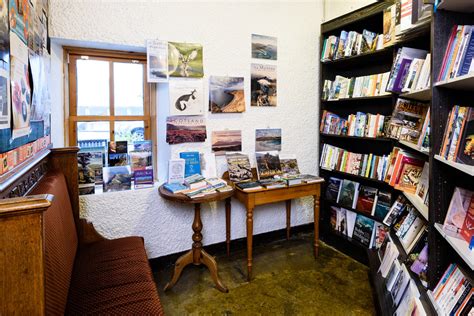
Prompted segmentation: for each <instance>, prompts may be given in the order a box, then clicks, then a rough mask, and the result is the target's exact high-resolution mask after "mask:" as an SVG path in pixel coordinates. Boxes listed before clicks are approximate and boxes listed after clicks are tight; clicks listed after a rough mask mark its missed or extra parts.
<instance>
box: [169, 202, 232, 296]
mask: <svg viewBox="0 0 474 316" xmlns="http://www.w3.org/2000/svg"><path fill="white" fill-rule="evenodd" d="M193 231H194V234H193V249H192V250H190V251H188V252H187V253H185V254H184V255H182V256H181V257H179V259H178V260H177V261H176V263H175V266H174V272H173V277H172V278H171V281H170V282H169V283H168V284H166V286H165V291H166V290H169V289H171V288H172V287H173V286H174V285H175V284H176V282H178V280H179V277H180V276H181V273H182V272H183V269H184V267H186V266H187V265H189V264H191V263H192V264H194V265H201V264H204V265H205V266H206V267H207V268H208V269H209V271H210V272H211V277H212V279H213V281H214V283H215V284H216V287H217V288H218V289H219V290H220V291H222V292H225V293H227V292H228V291H229V290H228V289H227V288H226V287H225V286H224V285H223V284H222V282H221V281H220V280H219V276H218V274H217V263H216V260H214V258H212V257H211V256H210V255H209V254H208V253H207V252H206V251H204V249H202V242H201V241H202V234H201V231H202V222H201V205H200V204H199V203H197V204H195V205H194V222H193Z"/></svg>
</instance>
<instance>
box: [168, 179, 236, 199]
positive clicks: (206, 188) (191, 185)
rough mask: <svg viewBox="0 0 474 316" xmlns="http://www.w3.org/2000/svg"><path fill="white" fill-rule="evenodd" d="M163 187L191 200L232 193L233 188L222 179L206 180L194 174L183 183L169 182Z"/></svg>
mask: <svg viewBox="0 0 474 316" xmlns="http://www.w3.org/2000/svg"><path fill="white" fill-rule="evenodd" d="M163 187H164V188H165V189H166V190H168V191H170V192H171V193H173V194H178V193H182V194H184V195H186V196H188V197H189V198H191V199H195V198H200V197H204V196H206V195H210V194H214V193H216V192H227V191H231V190H232V187H231V186H229V185H227V182H226V181H225V180H223V179H220V178H205V177H203V176H202V175H200V174H193V175H191V176H188V177H186V178H185V179H184V182H183V183H179V182H172V183H170V182H167V183H165V184H164V185H163Z"/></svg>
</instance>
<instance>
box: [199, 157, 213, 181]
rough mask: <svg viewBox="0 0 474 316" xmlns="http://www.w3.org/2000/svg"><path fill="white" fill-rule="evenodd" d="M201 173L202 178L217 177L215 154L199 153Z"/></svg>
mask: <svg viewBox="0 0 474 316" xmlns="http://www.w3.org/2000/svg"><path fill="white" fill-rule="evenodd" d="M199 159H200V162H201V174H202V176H203V177H204V178H216V177H217V165H216V155H215V154H214V153H201V155H200V157H199Z"/></svg>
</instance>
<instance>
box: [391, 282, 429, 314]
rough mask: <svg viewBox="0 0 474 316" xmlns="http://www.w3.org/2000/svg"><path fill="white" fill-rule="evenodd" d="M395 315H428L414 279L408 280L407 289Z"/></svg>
mask: <svg viewBox="0 0 474 316" xmlns="http://www.w3.org/2000/svg"><path fill="white" fill-rule="evenodd" d="M394 315H396V316H402V315H417V316H426V315H427V314H426V311H425V309H424V307H423V304H422V303H421V301H420V291H418V288H417V287H416V284H415V282H414V281H413V280H409V281H408V285H407V287H406V290H405V292H404V293H403V295H402V298H401V299H400V303H399V304H398V307H397V310H396V311H395V314H394Z"/></svg>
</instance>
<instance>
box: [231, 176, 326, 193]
mask: <svg viewBox="0 0 474 316" xmlns="http://www.w3.org/2000/svg"><path fill="white" fill-rule="evenodd" d="M323 181H324V180H323V179H322V178H320V177H317V176H313V175H310V174H295V175H291V176H282V177H276V178H271V179H262V180H257V181H244V182H238V183H236V184H235V186H236V187H238V188H239V189H241V190H243V191H246V192H252V191H259V190H262V189H278V188H285V187H290V186H293V185H298V184H305V183H318V182H323Z"/></svg>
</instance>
